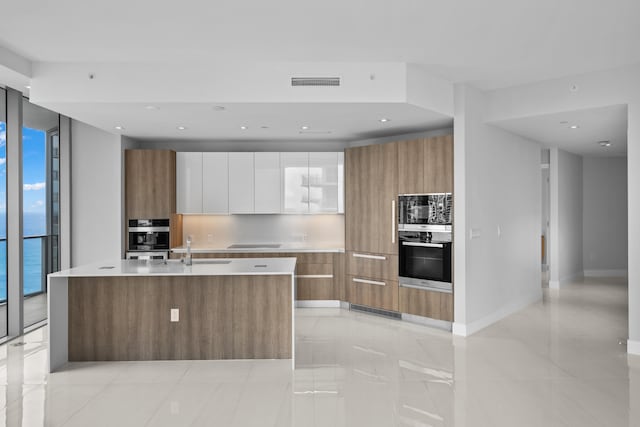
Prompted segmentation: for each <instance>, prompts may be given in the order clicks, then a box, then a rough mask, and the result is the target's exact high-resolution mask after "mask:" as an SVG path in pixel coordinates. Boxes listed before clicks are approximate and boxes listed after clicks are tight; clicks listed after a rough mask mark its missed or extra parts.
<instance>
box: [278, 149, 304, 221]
mask: <svg viewBox="0 0 640 427" xmlns="http://www.w3.org/2000/svg"><path fill="white" fill-rule="evenodd" d="M280 170H281V173H282V212H283V213H308V212H309V153H280Z"/></svg>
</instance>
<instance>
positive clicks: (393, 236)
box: [391, 199, 396, 244]
mask: <svg viewBox="0 0 640 427" xmlns="http://www.w3.org/2000/svg"><path fill="white" fill-rule="evenodd" d="M391 243H394V244H395V243H396V201H395V199H394V200H391Z"/></svg>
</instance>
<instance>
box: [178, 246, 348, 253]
mask: <svg viewBox="0 0 640 427" xmlns="http://www.w3.org/2000/svg"><path fill="white" fill-rule="evenodd" d="M171 252H173V253H174V254H185V253H187V248H185V247H184V246H178V247H176V248H171ZM295 252H309V253H314V252H316V253H344V252H345V249H344V248H295V247H290V246H284V245H283V246H281V247H279V248H238V249H228V248H203V247H199V248H191V253H192V254H230V253H263V254H277V253H295Z"/></svg>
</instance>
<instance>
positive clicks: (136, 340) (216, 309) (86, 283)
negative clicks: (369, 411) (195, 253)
mask: <svg viewBox="0 0 640 427" xmlns="http://www.w3.org/2000/svg"><path fill="white" fill-rule="evenodd" d="M295 268H296V259H295V258H242V259H215V260H214V259H207V260H204V259H203V260H195V259H194V260H193V265H190V266H189V265H185V264H183V263H181V262H180V261H177V260H170V261H168V262H167V263H166V264H164V263H149V262H146V261H137V260H117V261H112V262H103V263H98V264H92V265H87V266H82V267H77V268H72V269H70V270H65V271H61V272H58V273H53V274H50V275H49V276H48V281H49V371H50V372H54V371H56V370H58V369H60V368H62V367H63V366H64V365H65V364H66V363H67V362H74V361H121V360H211V359H292V366H295V360H294V357H295V351H294V350H295V348H294V347H295V340H294V336H295V335H294V332H293V331H294V316H293V310H294V299H295Z"/></svg>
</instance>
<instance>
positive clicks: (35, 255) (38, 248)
mask: <svg viewBox="0 0 640 427" xmlns="http://www.w3.org/2000/svg"><path fill="white" fill-rule="evenodd" d="M48 238H49V237H48V236H28V237H25V238H24V242H23V244H22V253H23V255H22V256H23V269H22V271H23V278H22V280H23V283H24V296H25V297H27V296H30V295H35V294H40V293H42V292H44V291H45V290H46V286H47V274H46V270H47V258H46V256H47V239H48Z"/></svg>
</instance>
